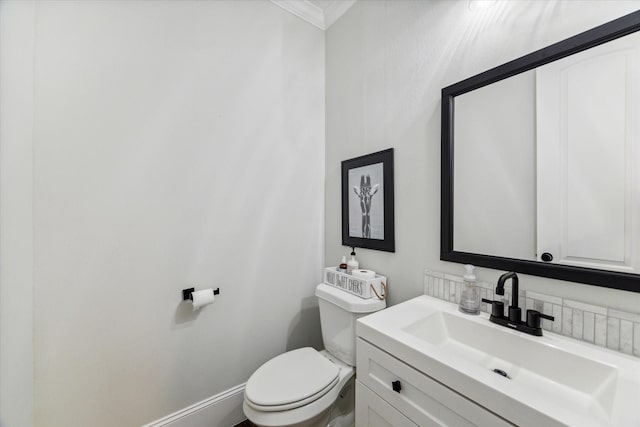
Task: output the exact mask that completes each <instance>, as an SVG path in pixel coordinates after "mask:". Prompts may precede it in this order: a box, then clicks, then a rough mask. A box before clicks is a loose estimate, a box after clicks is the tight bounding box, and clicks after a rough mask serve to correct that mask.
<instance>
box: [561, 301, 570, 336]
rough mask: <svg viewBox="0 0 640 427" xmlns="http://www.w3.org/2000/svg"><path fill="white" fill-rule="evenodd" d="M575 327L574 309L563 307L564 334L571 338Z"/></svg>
mask: <svg viewBox="0 0 640 427" xmlns="http://www.w3.org/2000/svg"><path fill="white" fill-rule="evenodd" d="M572 327H573V309H572V308H569V307H562V333H563V334H564V335H568V336H571V331H572Z"/></svg>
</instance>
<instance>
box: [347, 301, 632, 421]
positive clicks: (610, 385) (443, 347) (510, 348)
mask: <svg viewBox="0 0 640 427" xmlns="http://www.w3.org/2000/svg"><path fill="white" fill-rule="evenodd" d="M356 331H357V381H356V427H365V426H397V427H403V426H420V427H428V426H464V427H466V426H485V427H499V426H513V425H516V426H523V427H524V426H531V427H540V426H545V427H556V426H579V427H592V426H593V427H595V426H611V427H632V426H633V427H637V426H640V410H639V406H640V362H639V361H638V359H637V358H635V357H633V356H628V355H624V354H621V353H618V352H614V351H610V350H606V349H600V348H598V347H596V346H593V345H589V344H586V343H582V342H579V341H576V340H573V339H570V338H566V337H564V336H561V335H557V334H554V333H552V332H547V331H545V333H544V336H542V337H536V336H531V335H527V334H523V333H521V332H518V331H514V330H510V329H507V328H504V327H502V326H499V325H496V324H493V323H491V322H490V321H489V315H488V314H487V313H481V314H480V315H479V316H469V315H465V314H462V313H460V312H459V311H458V309H457V306H456V305H455V304H453V303H450V302H446V301H441V300H438V299H435V298H432V297H430V296H427V295H423V296H420V297H417V298H414V299H411V300H409V301H406V302H404V303H401V304H398V305H396V306H393V307H390V308H388V309H386V310H383V311H380V312H378V313H375V314H373V315H370V316H367V317H364V318H362V319H359V320H358V322H357V328H356Z"/></svg>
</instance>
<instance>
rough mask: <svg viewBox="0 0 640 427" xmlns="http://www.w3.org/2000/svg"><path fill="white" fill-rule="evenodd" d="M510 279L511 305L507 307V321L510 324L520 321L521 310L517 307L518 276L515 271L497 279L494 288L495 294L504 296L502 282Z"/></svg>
mask: <svg viewBox="0 0 640 427" xmlns="http://www.w3.org/2000/svg"><path fill="white" fill-rule="evenodd" d="M508 279H511V305H510V306H509V320H511V321H512V322H519V321H520V320H521V319H522V309H520V307H518V291H519V289H518V275H517V274H516V273H515V271H510V272H509V273H504V274H503V275H502V276H500V278H499V279H498V286H496V294H498V295H504V282H506V281H507V280H508Z"/></svg>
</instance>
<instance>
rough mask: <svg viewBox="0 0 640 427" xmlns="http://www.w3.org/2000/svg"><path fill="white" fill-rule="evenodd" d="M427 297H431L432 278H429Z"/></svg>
mask: <svg viewBox="0 0 640 427" xmlns="http://www.w3.org/2000/svg"><path fill="white" fill-rule="evenodd" d="M427 295H431V296H433V277H429V283H428V289H427Z"/></svg>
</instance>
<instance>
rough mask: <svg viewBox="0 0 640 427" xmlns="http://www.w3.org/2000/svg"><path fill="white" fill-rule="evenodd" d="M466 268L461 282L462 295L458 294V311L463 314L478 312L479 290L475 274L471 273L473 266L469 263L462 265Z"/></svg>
mask: <svg viewBox="0 0 640 427" xmlns="http://www.w3.org/2000/svg"><path fill="white" fill-rule="evenodd" d="M464 268H465V269H466V270H467V272H466V274H465V275H464V282H463V284H462V295H461V296H460V311H461V312H463V313H465V314H474V315H475V314H480V290H479V289H478V286H477V285H476V276H475V275H474V274H473V269H474V268H475V267H474V266H473V265H471V264H467V265H465V266H464Z"/></svg>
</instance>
